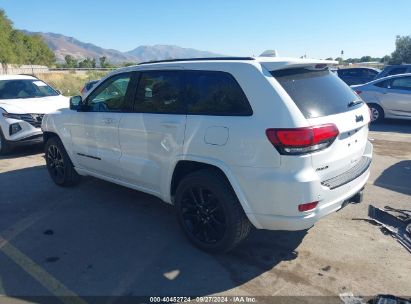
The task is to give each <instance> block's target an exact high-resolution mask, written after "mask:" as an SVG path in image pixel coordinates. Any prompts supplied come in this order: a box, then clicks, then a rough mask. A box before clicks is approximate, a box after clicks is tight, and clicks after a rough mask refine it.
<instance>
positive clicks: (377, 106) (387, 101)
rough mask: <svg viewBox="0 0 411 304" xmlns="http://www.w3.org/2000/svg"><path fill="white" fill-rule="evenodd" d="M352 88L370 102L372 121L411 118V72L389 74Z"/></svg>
mask: <svg viewBox="0 0 411 304" xmlns="http://www.w3.org/2000/svg"><path fill="white" fill-rule="evenodd" d="M351 88H352V89H353V90H354V91H355V92H356V93H357V94H358V95H360V96H361V98H362V99H363V100H364V101H365V102H366V103H367V104H368V106H369V108H370V111H371V121H375V122H377V121H381V120H383V119H384V118H395V119H411V73H408V74H400V75H394V76H388V77H384V78H380V79H377V80H373V81H371V82H368V83H365V84H362V85H353V86H351Z"/></svg>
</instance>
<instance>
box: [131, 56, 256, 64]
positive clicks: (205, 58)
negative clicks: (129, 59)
mask: <svg viewBox="0 0 411 304" xmlns="http://www.w3.org/2000/svg"><path fill="white" fill-rule="evenodd" d="M214 60H255V59H254V58H253V57H203V58H181V59H166V60H155V61H146V62H141V63H139V64H138V65H141V64H150V63H163V62H180V61H214Z"/></svg>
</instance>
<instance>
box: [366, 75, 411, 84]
mask: <svg viewBox="0 0 411 304" xmlns="http://www.w3.org/2000/svg"><path fill="white" fill-rule="evenodd" d="M404 76H411V73H404V74H395V75H390V76H386V77H381V78H378V79H375V80H373V81H370V82H368V83H377V82H381V81H385V80H388V79H392V78H398V77H404ZM365 84H366V83H365Z"/></svg>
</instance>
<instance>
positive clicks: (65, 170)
mask: <svg viewBox="0 0 411 304" xmlns="http://www.w3.org/2000/svg"><path fill="white" fill-rule="evenodd" d="M45 157H46V164H47V169H48V171H49V174H50V177H51V179H52V180H53V181H54V183H56V184H57V185H59V186H72V185H75V184H77V183H78V181H79V180H80V176H79V175H78V173H77V172H76V170H75V169H74V166H73V163H72V162H71V160H70V158H69V156H68V154H67V152H66V150H65V149H64V146H63V144H62V142H61V141H60V139H59V138H58V137H52V138H50V139H49V140H48V141H47V142H46V145H45Z"/></svg>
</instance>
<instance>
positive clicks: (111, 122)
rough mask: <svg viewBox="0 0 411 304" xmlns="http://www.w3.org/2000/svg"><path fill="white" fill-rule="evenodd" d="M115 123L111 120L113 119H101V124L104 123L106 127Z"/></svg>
mask: <svg viewBox="0 0 411 304" xmlns="http://www.w3.org/2000/svg"><path fill="white" fill-rule="evenodd" d="M115 122H116V120H115V119H113V118H103V123H105V124H106V125H111V124H113V123H115Z"/></svg>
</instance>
